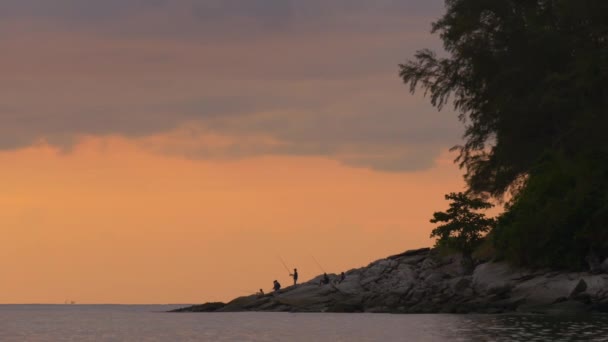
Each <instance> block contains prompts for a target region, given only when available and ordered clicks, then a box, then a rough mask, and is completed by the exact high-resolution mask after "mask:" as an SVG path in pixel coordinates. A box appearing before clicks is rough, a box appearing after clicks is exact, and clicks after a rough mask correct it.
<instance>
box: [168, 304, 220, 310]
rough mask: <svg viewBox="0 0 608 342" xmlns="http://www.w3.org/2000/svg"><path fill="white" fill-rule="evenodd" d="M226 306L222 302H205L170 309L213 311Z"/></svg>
mask: <svg viewBox="0 0 608 342" xmlns="http://www.w3.org/2000/svg"><path fill="white" fill-rule="evenodd" d="M224 306H226V304H225V303H222V302H212V303H205V304H201V305H193V306H189V307H187V308H181V309H175V310H171V312H215V311H218V310H220V309H222V308H223V307H224Z"/></svg>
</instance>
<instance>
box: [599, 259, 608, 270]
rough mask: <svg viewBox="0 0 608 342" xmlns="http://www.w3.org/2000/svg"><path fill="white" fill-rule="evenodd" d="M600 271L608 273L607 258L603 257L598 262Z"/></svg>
mask: <svg viewBox="0 0 608 342" xmlns="http://www.w3.org/2000/svg"><path fill="white" fill-rule="evenodd" d="M600 271H601V272H604V273H608V258H606V259H604V261H602V263H601V264H600Z"/></svg>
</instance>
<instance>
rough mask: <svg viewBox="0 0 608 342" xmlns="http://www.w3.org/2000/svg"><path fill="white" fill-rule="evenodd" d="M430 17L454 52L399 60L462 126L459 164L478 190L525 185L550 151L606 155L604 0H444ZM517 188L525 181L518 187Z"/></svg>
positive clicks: (607, 18)
mask: <svg viewBox="0 0 608 342" xmlns="http://www.w3.org/2000/svg"><path fill="white" fill-rule="evenodd" d="M446 8H447V12H446V14H445V15H444V16H443V17H442V18H440V19H439V20H438V21H437V22H435V23H434V24H433V29H432V31H433V32H434V33H439V34H440V37H441V39H442V40H443V43H444V47H445V50H446V51H447V53H448V55H449V57H447V58H440V57H438V56H437V55H436V54H435V53H434V52H433V51H430V50H420V51H418V52H417V53H416V55H415V58H414V60H413V61H409V62H407V63H405V64H402V65H400V76H401V77H402V79H403V80H404V82H405V83H406V84H409V85H410V90H411V91H412V92H414V91H415V90H416V89H417V87H418V86H421V87H422V88H423V89H424V90H425V93H430V99H431V103H432V104H433V105H434V106H437V107H438V108H439V109H441V108H442V107H443V106H444V105H446V104H448V102H449V101H450V97H451V96H452V97H453V104H454V107H455V109H456V110H457V111H458V112H459V115H460V119H461V120H462V121H463V122H465V124H466V131H465V139H466V142H465V144H464V145H463V146H459V147H457V148H458V149H459V151H460V155H459V158H458V162H460V165H461V167H464V168H465V170H466V176H465V178H466V180H467V182H468V185H469V187H470V190H471V191H473V192H475V193H489V194H491V195H494V196H501V195H502V194H504V193H505V191H507V190H508V189H509V188H510V187H511V188H512V187H513V186H514V185H524V184H525V180H526V179H527V177H528V176H529V175H530V173H531V172H532V171H533V169H534V166H535V164H536V162H537V161H538V159H539V158H540V157H541V156H542V155H543V154H544V153H545V152H546V151H547V150H551V151H559V152H560V153H562V154H563V155H564V156H566V157H567V158H573V156H575V155H578V154H580V153H581V151H584V153H588V152H591V151H595V152H599V153H601V154H602V155H608V148H607V146H608V144H607V143H608V135H607V134H605V132H606V129H607V128H608V117H607V116H608V115H607V114H608V110H607V109H608V87H606V84H607V83H608V1H605V0H586V1H580V0H501V1H487V0H446ZM518 188H519V187H518Z"/></svg>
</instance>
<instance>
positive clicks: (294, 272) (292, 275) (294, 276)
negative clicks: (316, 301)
mask: <svg viewBox="0 0 608 342" xmlns="http://www.w3.org/2000/svg"><path fill="white" fill-rule="evenodd" d="M289 276H290V277H292V278H293V286H296V283H297V282H298V269H297V268H294V269H293V273H292V274H290V275H289Z"/></svg>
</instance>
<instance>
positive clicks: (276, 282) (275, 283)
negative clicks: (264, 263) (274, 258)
mask: <svg viewBox="0 0 608 342" xmlns="http://www.w3.org/2000/svg"><path fill="white" fill-rule="evenodd" d="M272 288H273V289H274V292H278V291H279V290H280V289H281V283H279V282H278V281H276V280H275V281H274V282H273V286H272Z"/></svg>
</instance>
